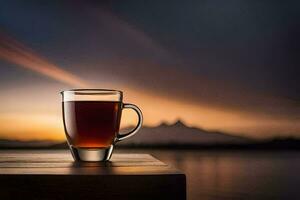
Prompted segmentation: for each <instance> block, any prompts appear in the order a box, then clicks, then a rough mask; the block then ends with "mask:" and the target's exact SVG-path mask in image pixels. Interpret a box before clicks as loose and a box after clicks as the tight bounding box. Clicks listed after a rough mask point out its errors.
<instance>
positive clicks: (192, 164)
mask: <svg viewBox="0 0 300 200" xmlns="http://www.w3.org/2000/svg"><path fill="white" fill-rule="evenodd" d="M118 151H120V150H118ZM126 151H127V152H137V153H151V154H152V155H154V156H155V157H157V158H159V159H161V160H162V161H164V162H166V163H168V164H171V165H173V166H175V167H177V168H178V169H181V170H182V171H183V172H184V173H185V174H186V176H187V196H188V199H190V200H220V199H300V189H299V188H300V174H299V170H300V151H273V152H272V151H203V150H202V151H201V150H196V151H194V150H192V151H191V150H126ZM123 152H124V150H122V153H123Z"/></svg>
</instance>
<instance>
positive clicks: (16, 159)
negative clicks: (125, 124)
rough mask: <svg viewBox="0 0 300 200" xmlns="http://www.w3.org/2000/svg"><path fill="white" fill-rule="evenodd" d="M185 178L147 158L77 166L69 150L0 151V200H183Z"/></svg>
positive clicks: (118, 158) (132, 156)
mask: <svg viewBox="0 0 300 200" xmlns="http://www.w3.org/2000/svg"><path fill="white" fill-rule="evenodd" d="M185 196H186V180H185V175H184V174H183V173H181V172H180V171H178V170H177V169H175V168H173V167H171V166H169V165H166V164H165V163H163V162H161V161H159V160H157V159H155V158H154V157H152V156H151V155H148V154H113V156H112V159H111V161H110V162H105V163H100V162H85V163H76V162H74V161H73V158H72V156H71V154H70V153H69V151H64V150H60V151H56V150H52V151H45V150H44V151H43V150H42V151H20V150H19V151H0V199H23V198H24V197H26V198H29V199H185Z"/></svg>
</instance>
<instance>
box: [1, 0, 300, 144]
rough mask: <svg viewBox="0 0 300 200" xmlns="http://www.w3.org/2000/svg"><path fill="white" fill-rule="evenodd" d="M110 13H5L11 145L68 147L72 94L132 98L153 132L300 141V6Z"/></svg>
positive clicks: (52, 7)
mask: <svg viewBox="0 0 300 200" xmlns="http://www.w3.org/2000/svg"><path fill="white" fill-rule="evenodd" d="M101 2H102V3H96V1H48V2H44V1H43V2H42V1H41V2H40V1H16V0H11V1H5V2H3V1H1V3H0V31H1V32H0V92H1V104H0V138H7V139H21V140H33V139H34V140H40V139H53V140H63V139H64V137H65V136H64V132H63V124H62V117H61V97H60V94H59V92H60V91H62V90H66V89H71V88H112V89H119V90H123V91H124V101H125V102H130V103H134V104H136V105H138V106H139V107H140V108H141V110H142V111H143V113H144V118H145V122H144V125H149V126H156V125H159V124H160V123H162V122H167V123H174V122H175V121H176V120H178V119H181V120H182V121H183V122H185V123H186V124H187V125H188V126H194V127H199V128H203V129H206V130H218V131H222V132H228V133H230V134H235V135H243V136H247V137H252V138H269V137H274V136H283V137H287V136H294V137H300V79H299V77H300V73H299V64H300V59H299V52H300V39H299V38H300V37H299V35H300V24H299V17H300V16H299V15H300V12H299V10H300V4H299V3H295V1H285V2H284V3H283V2H282V1H272V3H271V1H267V0H266V1H259V2H253V1H250V0H241V1H233V0H232V1H231V0H229V1H222V0H212V1H202V0H200V1H198V0H195V1H193V0H188V1H179V0H175V1H138V0H126V1H117V0H116V1H101ZM134 123H135V115H134V114H133V113H125V115H124V118H123V120H122V124H123V126H128V125H132V124H134Z"/></svg>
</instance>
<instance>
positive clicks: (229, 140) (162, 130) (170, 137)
mask: <svg viewBox="0 0 300 200" xmlns="http://www.w3.org/2000/svg"><path fill="white" fill-rule="evenodd" d="M128 129H129V128H127V130H128ZM121 132H122V131H121ZM249 142H251V140H250V139H248V138H244V137H239V136H233V135H230V134H226V133H221V132H215V131H206V130H203V129H199V128H194V127H188V126H186V125H185V124H184V123H183V122H182V121H180V120H178V121H176V122H175V123H174V124H170V125H169V124H167V123H161V124H160V125H159V126H156V127H148V126H144V127H143V128H142V129H141V130H140V131H139V132H138V133H137V134H136V135H134V136H133V137H131V138H129V139H127V140H124V141H122V142H120V144H119V145H137V146H139V145H150V144H153V145H181V144H182V145H196V144H200V145H201V144H204V145H217V144H244V143H249Z"/></svg>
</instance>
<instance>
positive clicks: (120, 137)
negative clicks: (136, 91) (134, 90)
mask: <svg viewBox="0 0 300 200" xmlns="http://www.w3.org/2000/svg"><path fill="white" fill-rule="evenodd" d="M126 108H127V109H130V108H131V109H133V110H134V111H135V112H136V113H137V115H138V123H137V125H136V127H135V128H134V129H133V130H131V131H129V132H128V133H125V134H120V133H118V135H117V138H116V142H119V141H122V140H125V139H127V138H129V137H131V136H133V135H134V134H136V133H137V132H138V131H139V130H140V128H141V127H142V124H143V114H142V111H141V110H140V109H139V108H138V107H137V106H136V105H133V104H129V103H124V104H123V109H126Z"/></svg>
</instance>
